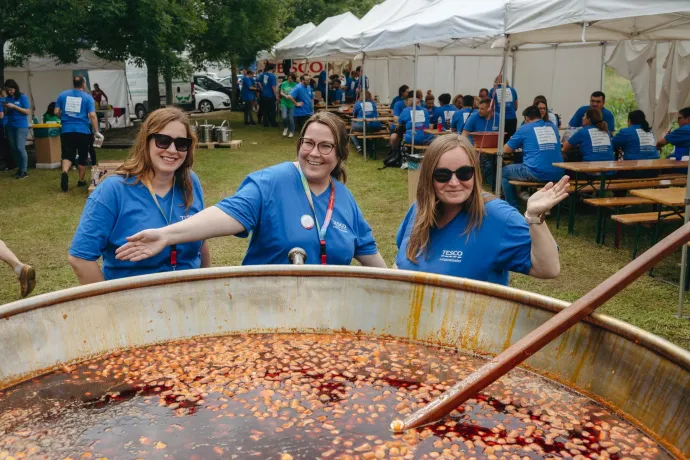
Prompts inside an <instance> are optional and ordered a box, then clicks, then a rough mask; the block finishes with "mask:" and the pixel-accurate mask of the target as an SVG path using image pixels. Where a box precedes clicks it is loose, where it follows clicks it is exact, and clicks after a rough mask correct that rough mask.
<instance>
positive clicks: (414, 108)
mask: <svg viewBox="0 0 690 460" xmlns="http://www.w3.org/2000/svg"><path fill="white" fill-rule="evenodd" d="M418 49H419V45H417V44H416V45H414V78H413V79H412V80H413V81H412V84H413V85H414V96H413V97H412V115H413V116H412V147H411V149H412V151H411V152H410V153H411V154H414V133H415V131H417V123H416V122H417V101H416V99H417V91H418V89H417V50H418ZM403 141H404V139H401V140H400V142H401V143H402V142H403Z"/></svg>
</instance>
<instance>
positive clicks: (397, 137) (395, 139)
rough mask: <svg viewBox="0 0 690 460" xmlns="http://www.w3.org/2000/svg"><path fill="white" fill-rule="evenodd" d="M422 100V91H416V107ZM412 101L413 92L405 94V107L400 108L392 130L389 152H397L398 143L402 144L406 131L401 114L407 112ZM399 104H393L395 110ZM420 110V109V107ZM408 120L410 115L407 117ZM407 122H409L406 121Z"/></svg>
mask: <svg viewBox="0 0 690 460" xmlns="http://www.w3.org/2000/svg"><path fill="white" fill-rule="evenodd" d="M421 98H422V91H421V90H417V105H418V106H419V100H420V99H421ZM413 100H414V91H409V92H408V93H407V100H405V101H404V102H405V104H406V106H405V107H403V108H402V110H401V111H400V115H398V123H397V124H396V125H395V128H394V129H393V128H392V129H393V134H391V139H390V144H391V151H397V150H400V143H401V142H402V139H403V138H404V137H405V132H406V131H407V122H402V121H401V120H400V119H401V117H402V115H403V113H404V112H405V111H406V110H407V108H408V107H407V106H411V105H412V101H413ZM400 104H401V103H400V102H398V103H397V104H395V106H396V108H397V107H399V106H400ZM420 109H421V107H420ZM407 117H408V119H409V117H410V115H409V114H408V115H407ZM408 121H409V120H408Z"/></svg>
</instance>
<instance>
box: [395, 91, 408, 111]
mask: <svg viewBox="0 0 690 460" xmlns="http://www.w3.org/2000/svg"><path fill="white" fill-rule="evenodd" d="M408 89H410V87H409V86H407V85H402V86H401V87H400V88H398V95H397V96H395V97H394V98H393V100H392V101H391V105H390V108H391V110H395V104H397V103H398V101H404V100H405V95H406V94H407V90H408ZM401 111H402V110H401Z"/></svg>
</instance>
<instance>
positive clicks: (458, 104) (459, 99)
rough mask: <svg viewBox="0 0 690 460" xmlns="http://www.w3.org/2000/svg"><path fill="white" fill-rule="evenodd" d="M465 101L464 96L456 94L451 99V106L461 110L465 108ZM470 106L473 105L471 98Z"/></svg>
mask: <svg viewBox="0 0 690 460" xmlns="http://www.w3.org/2000/svg"><path fill="white" fill-rule="evenodd" d="M465 100H466V99H465V96H463V95H462V94H456V95H455V97H454V98H453V106H454V107H455V108H456V109H457V110H462V109H464V108H465ZM472 105H474V98H472Z"/></svg>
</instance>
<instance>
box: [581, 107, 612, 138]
mask: <svg viewBox="0 0 690 460" xmlns="http://www.w3.org/2000/svg"><path fill="white" fill-rule="evenodd" d="M585 116H586V117H587V119H588V120H589V121H590V123H592V124H593V125H594V126H596V127H597V128H599V131H604V132H605V133H608V132H609V125H608V124H607V123H606V122H605V121H604V119H603V118H602V117H601V110H599V109H587V111H586V112H585Z"/></svg>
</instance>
